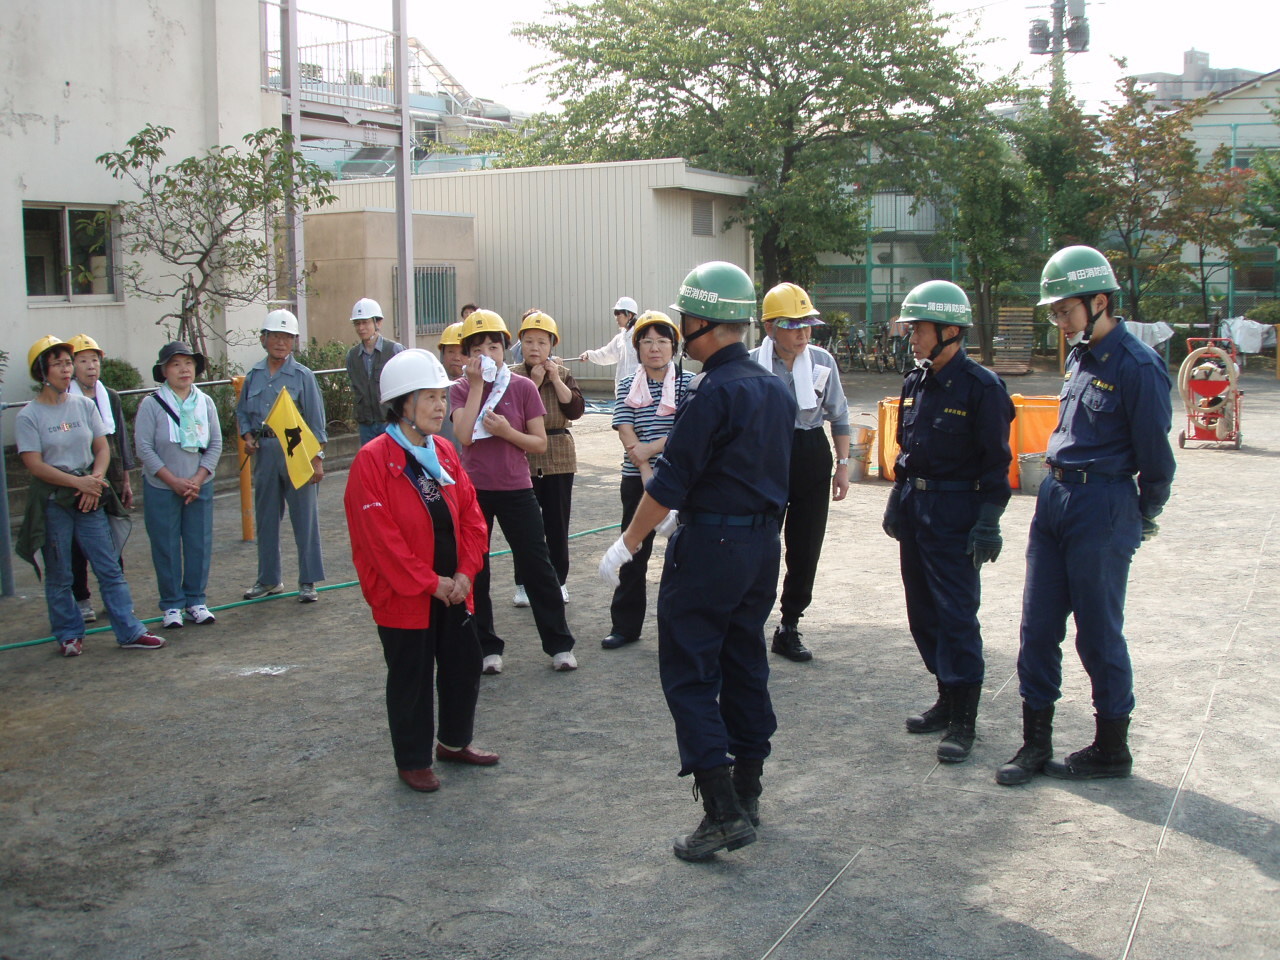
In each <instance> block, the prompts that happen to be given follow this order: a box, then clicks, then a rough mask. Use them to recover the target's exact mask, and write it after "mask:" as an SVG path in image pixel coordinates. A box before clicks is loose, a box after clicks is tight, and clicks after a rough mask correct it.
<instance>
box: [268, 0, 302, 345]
mask: <svg viewBox="0 0 1280 960" xmlns="http://www.w3.org/2000/svg"><path fill="white" fill-rule="evenodd" d="M280 78H281V92H282V93H283V94H284V95H285V101H284V102H285V113H284V115H283V116H282V117H281V119H280V122H281V126H282V127H283V129H284V132H285V133H287V134H289V135H290V136H292V137H294V138H295V139H294V141H293V143H292V144H291V149H293V150H297V149H299V148H300V147H301V146H302V139H301V132H300V131H301V130H302V91H301V89H300V84H299V79H300V78H299V76H298V6H297V3H296V0H280ZM284 216H285V222H286V223H287V224H288V226H287V227H286V228H285V260H286V265H285V271H286V275H285V278H284V279H285V283H286V284H287V287H288V289H286V290H284V291H277V295H279V293H281V292H283V293H284V297H283V299H286V300H290V301H292V303H293V312H294V315H295V316H296V317H297V318H298V333H299V337H298V342H299V343H300V344H302V345H303V346H304V347H305V346H306V344H307V343H308V342H309V341H308V333H307V298H306V296H305V295H304V294H305V291H304V290H303V285H304V283H305V282H306V281H305V277H306V272H307V266H306V256H305V252H304V250H303V238H302V211H301V210H300V209H298V207H297V205H296V204H295V203H294V202H293V195H292V192H291V193H290V194H289V196H287V197H285V202H284ZM268 229H270V227H268Z"/></svg>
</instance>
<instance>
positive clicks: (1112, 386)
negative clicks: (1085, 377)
mask: <svg viewBox="0 0 1280 960" xmlns="http://www.w3.org/2000/svg"><path fill="white" fill-rule="evenodd" d="M1089 386H1091V387H1096V388H1097V389H1099V390H1114V389H1115V388H1116V387H1115V384H1114V383H1104V382H1103V381H1101V380H1099V379H1098V378H1097V377H1094V378H1093V383H1091V384H1089Z"/></svg>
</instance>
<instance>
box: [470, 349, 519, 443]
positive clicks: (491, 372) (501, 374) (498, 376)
mask: <svg viewBox="0 0 1280 960" xmlns="http://www.w3.org/2000/svg"><path fill="white" fill-rule="evenodd" d="M480 371H481V372H480V375H481V376H482V377H483V378H484V382H485V383H492V384H493V391H492V392H491V393H490V394H489V398H488V399H487V400H485V402H484V403H483V404H482V405H481V407H480V412H479V413H478V414H476V425H475V428H474V429H472V431H471V439H472V440H483V439H484V438H485V437H490V436H493V434H491V433H490V432H489V431H488V430H486V429H485V428H484V415H485V414H486V413H489V412H490V411H491V410H493V408H494V407H496V406H497V405H498V401H499V400H501V399H502V395H503V394H504V393H506V392H507V385H508V384H509V383H511V371H510V370H508V369H507V368H506V366H505V365H501V366H499V365H498V364H496V363H494V362H493V358H492V357H481V358H480ZM481 389H483V387H482V388H481Z"/></svg>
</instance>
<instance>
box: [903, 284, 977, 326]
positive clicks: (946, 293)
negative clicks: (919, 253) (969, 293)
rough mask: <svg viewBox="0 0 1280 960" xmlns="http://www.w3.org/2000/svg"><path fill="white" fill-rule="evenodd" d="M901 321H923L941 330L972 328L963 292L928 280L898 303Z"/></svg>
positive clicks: (971, 315) (970, 314)
mask: <svg viewBox="0 0 1280 960" xmlns="http://www.w3.org/2000/svg"><path fill="white" fill-rule="evenodd" d="M898 316H899V318H900V319H902V320H911V321H913V322H914V321H917V320H926V321H928V322H929V323H938V324H941V325H942V326H944V327H972V326H973V309H972V308H971V307H970V306H969V298H968V297H966V296H965V293H964V291H963V290H961V289H960V288H959V287H957V286H956V285H955V284H954V283H952V282H951V281H950V280H928V281H926V282H924V283H922V284H920V285H919V286H918V287H916V288H915V289H914V290H912V291H911V292H910V293H908V294H907V296H906V299H904V300H903V301H902V309H901V310H900V311H899V313H898Z"/></svg>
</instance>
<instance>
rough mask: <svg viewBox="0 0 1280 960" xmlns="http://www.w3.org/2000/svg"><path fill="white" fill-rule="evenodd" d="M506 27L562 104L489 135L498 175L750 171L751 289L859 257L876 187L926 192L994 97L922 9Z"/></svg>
mask: <svg viewBox="0 0 1280 960" xmlns="http://www.w3.org/2000/svg"><path fill="white" fill-rule="evenodd" d="M550 12H551V19H550V20H547V21H545V22H541V23H534V24H526V25H523V26H521V27H519V28H517V30H516V31H515V32H516V33H517V35H519V36H522V37H524V38H526V39H528V40H530V41H532V42H533V43H534V44H536V45H538V46H540V47H542V48H543V49H545V50H547V51H548V52H549V53H550V55H551V58H550V60H548V61H547V63H545V64H544V65H543V66H542V68H541V69H540V72H539V73H538V74H537V75H536V76H537V78H538V79H541V80H543V81H544V82H545V83H546V85H547V87H548V88H549V90H550V92H551V96H552V99H553V100H555V101H557V102H558V104H559V106H560V107H561V110H560V111H559V112H557V113H544V114H540V115H538V116H536V117H534V118H533V119H532V120H531V121H530V122H529V123H528V124H526V125H525V126H524V127H522V128H521V129H519V130H517V131H508V132H500V133H498V134H496V135H495V136H494V137H493V138H490V139H489V140H488V142H487V143H486V148H487V149H491V150H496V151H497V152H500V153H501V154H502V155H503V159H502V160H501V161H500V162H501V163H502V164H503V165H506V166H527V165H535V164H547V163H576V162H587V161H605V160H636V159H653V158H659V157H673V156H679V157H684V158H686V159H687V160H689V162H690V163H692V164H693V165H694V166H697V167H702V168H705V169H709V170H714V171H717V172H721V173H729V174H737V175H741V176H746V177H750V178H751V179H752V180H754V181H755V187H754V189H753V190H752V191H751V193H750V195H749V196H748V197H747V198H746V201H745V205H744V208H743V209H742V211H741V213H740V214H739V215H738V217H737V219H738V220H741V221H743V222H745V223H746V224H747V225H748V226H749V227H750V229H751V230H752V232H753V235H754V236H755V239H756V243H757V247H758V251H759V263H760V268H761V272H762V274H763V282H764V286H765V287H766V288H767V287H770V286H772V285H773V284H774V283H776V282H778V281H780V280H784V279H785V280H791V281H794V282H798V283H802V284H804V283H809V282H811V281H812V279H813V275H814V270H815V267H816V264H817V255H818V254H819V253H822V252H835V253H842V254H845V255H848V256H854V257H859V256H861V255H862V253H863V252H864V249H865V241H866V233H865V230H866V224H867V210H868V203H869V198H870V196H871V194H872V192H874V191H875V190H876V189H877V188H878V187H879V186H881V185H883V184H886V183H892V184H895V185H897V184H909V185H912V186H913V187H914V185H916V184H920V183H924V182H926V181H927V180H928V179H929V177H930V176H931V174H932V168H933V167H934V163H933V161H934V158H935V157H936V156H937V155H938V153H939V151H940V147H939V145H940V144H943V143H945V142H946V141H947V140H948V139H949V138H951V137H953V136H963V135H964V134H965V133H967V132H968V131H969V129H970V128H971V127H972V126H973V125H974V124H975V123H978V122H980V121H981V118H982V115H983V111H984V108H985V107H986V105H987V104H988V103H990V102H992V101H993V100H997V99H1000V98H1001V97H1002V95H1003V93H1004V91H1003V89H1002V88H1000V89H997V88H996V87H994V86H988V85H986V84H984V83H983V82H982V81H981V80H980V79H979V76H978V71H977V68H976V66H975V65H974V64H973V63H972V62H971V60H970V59H969V58H968V57H967V55H966V54H965V53H964V52H963V51H962V50H961V49H960V47H958V46H956V45H953V44H952V43H950V42H948V40H947V38H946V26H947V21H946V19H945V18H943V17H940V16H939V15H937V14H935V13H934V11H933V9H932V6H931V5H930V3H929V2H928V0H836V2H834V3H833V2H831V0H696V2H695V0H595V2H589V3H577V2H571V0H555V2H553V4H552V8H551V11H550Z"/></svg>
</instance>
